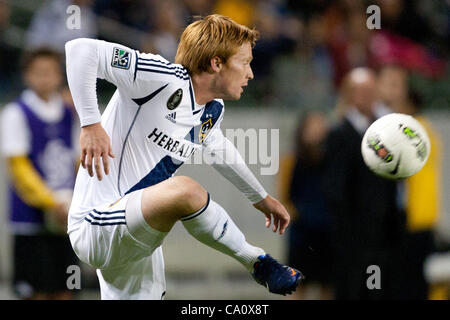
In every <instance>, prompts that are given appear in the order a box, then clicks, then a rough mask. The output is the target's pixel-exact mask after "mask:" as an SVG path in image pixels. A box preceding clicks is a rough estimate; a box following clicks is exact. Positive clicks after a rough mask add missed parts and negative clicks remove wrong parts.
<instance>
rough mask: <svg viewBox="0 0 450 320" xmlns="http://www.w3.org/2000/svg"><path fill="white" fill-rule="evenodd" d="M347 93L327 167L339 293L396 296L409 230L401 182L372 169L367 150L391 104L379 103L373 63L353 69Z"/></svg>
mask: <svg viewBox="0 0 450 320" xmlns="http://www.w3.org/2000/svg"><path fill="white" fill-rule="evenodd" d="M342 95H343V102H344V104H343V106H344V115H343V118H342V120H341V121H340V122H339V123H338V124H337V125H336V126H335V127H334V128H333V129H332V130H331V131H330V133H329V136H328V139H327V143H326V151H325V166H326V169H325V171H324V191H325V194H326V199H327V204H328V206H329V209H330V212H331V215H332V221H333V223H332V225H333V238H332V243H333V244H334V253H335V258H336V263H335V265H334V271H335V275H334V279H335V297H336V299H391V298H395V297H396V294H395V292H396V290H397V288H396V281H395V278H396V272H397V271H396V268H397V267H396V263H395V257H396V250H397V245H398V243H399V240H400V237H401V236H402V232H403V230H404V217H403V216H402V215H401V213H400V211H399V210H398V209H397V205H396V195H397V192H396V182H394V181H390V180H385V179H382V178H380V177H377V176H376V175H375V174H373V173H372V172H371V171H369V169H368V168H367V166H366V165H365V163H364V161H363V158H362V155H361V141H362V137H363V135H364V133H365V131H366V129H367V128H368V127H369V125H370V124H371V123H372V122H373V121H374V120H375V119H376V118H378V117H380V116H382V115H384V114H385V113H388V110H387V109H386V108H385V107H383V106H382V105H380V104H378V103H377V95H376V76H375V74H374V73H373V72H372V71H371V70H370V69H366V68H357V69H354V70H352V71H351V72H350V73H349V74H348V75H347V76H346V78H345V80H344V83H343V88H342ZM370 266H375V267H370ZM378 268H379V269H378ZM378 271H379V272H378ZM371 288H372V289H371Z"/></svg>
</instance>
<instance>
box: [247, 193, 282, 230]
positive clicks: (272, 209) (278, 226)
mask: <svg viewBox="0 0 450 320" xmlns="http://www.w3.org/2000/svg"><path fill="white" fill-rule="evenodd" d="M253 206H254V207H255V208H256V209H258V210H259V211H261V212H262V213H264V215H265V216H266V228H269V227H270V224H271V222H272V217H273V226H272V231H273V232H277V230H278V231H279V233H280V234H283V233H284V231H285V230H286V227H287V226H288V224H289V221H290V216H289V213H288V212H287V210H286V208H285V207H284V206H283V205H282V204H281V203H280V202H279V201H278V200H276V199H274V198H272V197H271V196H270V195H268V196H267V197H265V198H264V199H263V200H261V201H260V202H257V203H255V204H253Z"/></svg>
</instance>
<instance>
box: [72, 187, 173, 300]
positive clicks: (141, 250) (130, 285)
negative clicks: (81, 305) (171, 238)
mask: <svg viewBox="0 0 450 320" xmlns="http://www.w3.org/2000/svg"><path fill="white" fill-rule="evenodd" d="M142 191H143V190H138V191H135V192H132V193H130V194H128V195H126V196H124V197H123V198H121V199H120V200H119V201H118V202H116V203H114V204H112V205H111V204H105V205H102V206H98V207H96V208H94V209H93V210H92V211H90V212H89V214H88V215H86V217H85V219H84V221H82V222H81V223H80V224H79V227H78V228H77V229H75V230H73V231H71V232H70V234H69V237H70V241H71V243H72V247H73V249H74V251H75V253H76V254H77V256H78V258H79V259H80V260H81V261H83V262H85V263H87V264H89V265H90V266H92V267H94V268H97V269H99V270H97V275H98V277H99V280H100V289H101V295H102V299H160V298H161V296H162V295H163V293H164V290H165V279H164V262H163V257H162V250H161V248H160V246H161V244H162V241H163V239H164V237H165V236H166V235H167V232H160V231H158V230H155V229H153V228H152V227H150V226H149V225H148V224H147V222H146V221H145V220H144V217H143V215H142V210H141V198H142ZM136 269H137V270H140V271H139V272H137V271H136ZM142 282H147V283H146V285H145V286H143V283H142ZM139 288H141V289H139Z"/></svg>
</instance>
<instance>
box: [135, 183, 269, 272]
mask: <svg viewBox="0 0 450 320" xmlns="http://www.w3.org/2000/svg"><path fill="white" fill-rule="evenodd" d="M141 205H142V208H141V211H142V215H143V217H144V219H145V221H146V222H147V224H148V225H149V226H150V227H151V228H153V229H155V230H158V231H160V232H169V231H170V229H171V228H172V226H173V225H174V224H175V223H176V222H177V221H178V220H181V221H182V222H183V225H184V227H185V228H186V230H187V231H188V232H189V233H190V234H191V235H192V236H193V237H194V238H196V239H197V240H199V241H201V242H202V243H204V244H206V245H208V246H210V247H212V248H214V249H216V250H219V251H221V252H223V253H225V254H228V255H230V256H232V257H233V258H235V259H236V260H238V261H239V262H241V263H242V264H243V265H244V266H245V267H246V268H247V269H248V270H249V271H252V270H253V264H254V263H255V262H256V261H257V260H258V256H260V255H263V254H264V250H262V249H261V248H257V247H254V246H252V245H250V244H249V243H247V241H246V240H245V237H244V235H243V234H242V232H241V231H240V230H239V228H237V226H236V225H235V224H234V222H233V221H232V220H231V218H230V217H229V216H228V214H227V213H226V211H225V210H224V209H223V208H222V207H220V206H219V205H218V204H217V203H215V202H214V201H213V200H211V199H210V198H209V194H208V192H207V191H206V190H205V189H204V188H203V187H202V186H201V185H200V184H199V183H197V182H196V181H194V180H193V179H191V178H189V177H183V176H176V177H173V178H170V179H167V180H165V181H163V182H161V183H159V184H157V185H154V186H151V187H149V188H146V189H145V190H144V191H143V192H142V203H141Z"/></svg>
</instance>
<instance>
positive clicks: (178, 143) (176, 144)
mask: <svg viewBox="0 0 450 320" xmlns="http://www.w3.org/2000/svg"><path fill="white" fill-rule="evenodd" d="M147 138H148V139H149V140H150V141H151V142H153V143H155V144H156V145H157V146H158V147H160V148H162V149H164V150H166V151H167V152H169V153H171V154H172V156H173V157H174V158H175V159H177V160H181V161H186V160H187V159H189V157H190V156H191V155H192V154H193V153H194V151H195V150H197V149H199V148H200V145H195V144H194V143H192V142H190V141H187V140H185V139H176V138H173V137H170V136H169V135H167V134H165V133H164V132H162V131H160V130H159V129H158V128H155V129H153V131H152V133H150V134H149V135H148V136H147Z"/></svg>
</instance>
